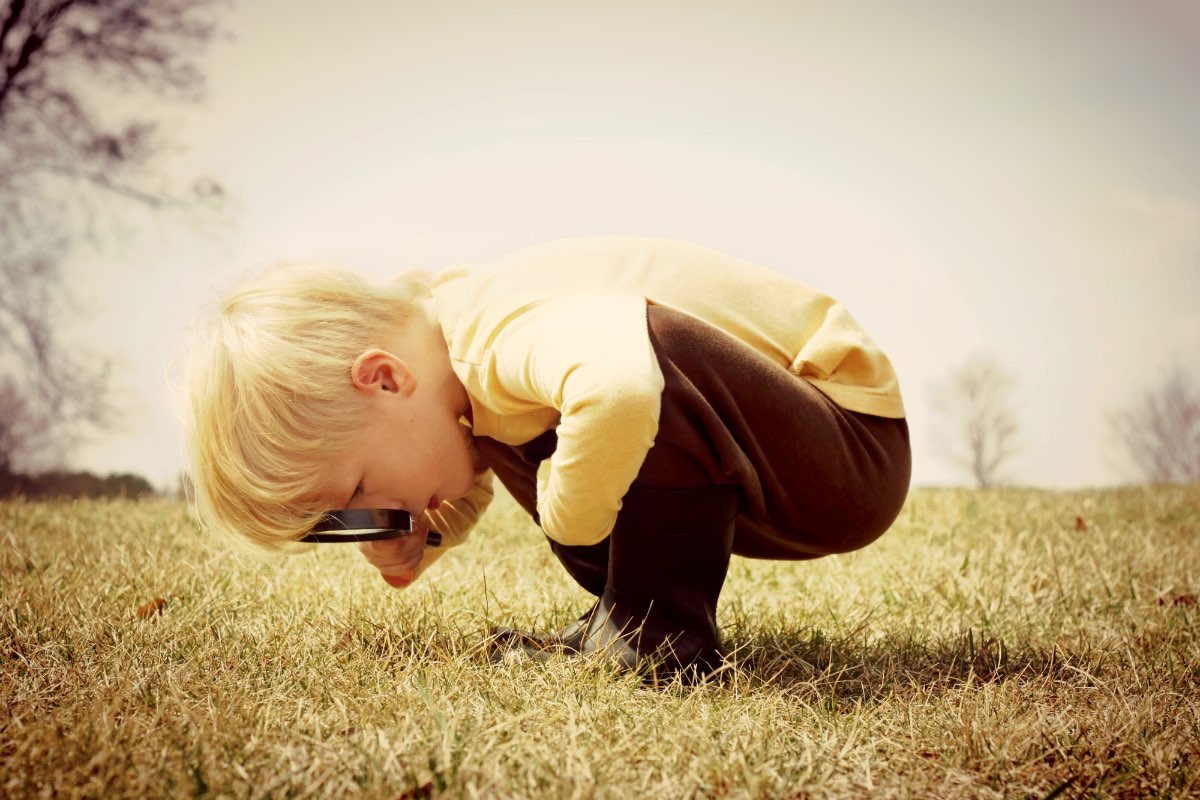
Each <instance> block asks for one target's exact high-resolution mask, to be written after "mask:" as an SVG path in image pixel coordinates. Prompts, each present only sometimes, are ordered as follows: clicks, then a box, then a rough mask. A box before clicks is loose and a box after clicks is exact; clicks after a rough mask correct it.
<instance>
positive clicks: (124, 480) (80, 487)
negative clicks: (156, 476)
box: [0, 470, 156, 500]
mask: <svg viewBox="0 0 1200 800" xmlns="http://www.w3.org/2000/svg"><path fill="white" fill-rule="evenodd" d="M155 493H156V492H155V491H154V487H153V486H151V485H150V482H149V481H148V480H146V479H145V478H143V477H142V476H140V475H133V474H131V473H128V472H125V473H119V474H114V475H107V476H104V477H101V476H99V475H95V474H93V473H91V472H60V471H52V472H43V473H39V474H37V475H23V474H21V473H14V472H9V471H8V470H0V499H7V498H10V497H17V496H20V497H28V498H31V499H38V500H56V499H60V498H75V497H127V498H131V499H133V498H138V497H146V496H148V495H153V494H155Z"/></svg>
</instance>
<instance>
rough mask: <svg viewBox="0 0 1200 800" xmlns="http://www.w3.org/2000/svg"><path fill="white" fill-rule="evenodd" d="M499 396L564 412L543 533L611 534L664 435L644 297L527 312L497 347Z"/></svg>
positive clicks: (541, 483) (570, 538) (571, 537)
mask: <svg viewBox="0 0 1200 800" xmlns="http://www.w3.org/2000/svg"><path fill="white" fill-rule="evenodd" d="M492 356H493V357H492V359H491V366H492V369H493V374H494V377H495V384H496V388H497V389H498V390H499V391H500V393H502V394H503V395H506V396H507V398H508V399H509V401H510V402H511V403H513V404H517V405H521V404H532V405H534V406H538V405H540V406H547V407H552V408H554V409H556V410H557V411H558V412H559V415H560V417H559V424H558V428H557V434H558V445H557V448H556V449H555V451H554V454H553V455H552V456H551V457H550V458H549V459H547V460H546V461H543V462H542V464H541V467H540V468H539V470H538V476H537V489H538V498H537V510H538V517H539V518H540V521H541V525H542V529H543V530H544V531H545V532H546V535H547V536H549V537H550V538H551V539H554V540H555V541H558V542H561V543H562V544H566V545H586V544H594V543H596V542H599V541H601V540H603V539H604V538H605V537H606V536H608V534H609V533H610V532H611V531H612V527H613V524H614V522H615V521H616V517H617V512H618V511H619V510H620V508H621V498H622V497H624V496H625V493H626V492H627V491H628V490H629V486H630V485H631V484H632V483H633V480H634V478H635V477H637V473H638V471H639V470H640V469H641V466H642V462H643V461H644V460H645V458H646V453H647V452H648V451H649V449H650V447H651V445H652V444H653V443H654V436H655V434H656V433H657V432H658V418H659V409H660V404H661V401H662V391H663V377H662V372H661V370H660V369H659V366H658V360H657V358H656V357H655V355H654V352H653V349H652V347H651V345H650V338H649V333H648V331H647V322H646V301H645V299H644V298H641V297H636V296H628V295H595V294H587V295H568V296H560V297H555V298H552V299H549V300H545V301H542V302H540V303H537V304H535V305H534V306H530V307H528V308H526V309H523V310H522V311H521V313H519V314H518V315H516V316H515V317H514V318H512V319H510V320H509V321H508V322H507V323H506V324H505V326H504V327H503V328H502V330H501V331H500V333H499V335H498V336H497V338H496V340H495V341H494V345H493V348H492Z"/></svg>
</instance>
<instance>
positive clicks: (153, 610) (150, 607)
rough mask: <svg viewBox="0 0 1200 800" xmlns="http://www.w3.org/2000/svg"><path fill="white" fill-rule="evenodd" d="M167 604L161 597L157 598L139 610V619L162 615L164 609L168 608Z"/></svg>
mask: <svg viewBox="0 0 1200 800" xmlns="http://www.w3.org/2000/svg"><path fill="white" fill-rule="evenodd" d="M166 604H167V601H166V600H164V599H163V598H161V597H156V598H154V599H153V600H151V601H150V602H149V603H146V605H144V606H142V607H141V608H139V609H138V610H137V618H138V619H150V618H151V617H153V616H154V615H155V614H161V613H162V610H163V607H164V606H166Z"/></svg>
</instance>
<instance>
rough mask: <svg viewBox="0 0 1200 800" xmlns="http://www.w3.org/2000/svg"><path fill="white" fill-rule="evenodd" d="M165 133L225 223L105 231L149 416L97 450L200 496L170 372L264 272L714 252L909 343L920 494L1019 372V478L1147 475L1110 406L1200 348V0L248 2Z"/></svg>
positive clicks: (904, 377)
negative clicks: (642, 249)
mask: <svg viewBox="0 0 1200 800" xmlns="http://www.w3.org/2000/svg"><path fill="white" fill-rule="evenodd" d="M221 19H222V22H223V25H224V27H225V29H226V31H227V34H228V35H227V36H226V37H224V38H223V39H222V40H221V41H219V42H217V43H216V44H215V45H214V46H212V47H211V48H210V49H209V51H207V53H206V54H205V55H204V57H203V58H202V59H201V62H200V63H201V65H202V67H203V68H204V69H205V71H206V73H207V75H208V92H207V96H206V97H205V99H204V100H203V101H202V102H201V103H199V104H196V105H194V106H189V107H178V106H169V105H161V104H158V105H152V104H148V101H146V100H144V99H130V100H129V101H127V102H128V103H129V108H130V110H131V111H134V112H136V113H145V112H146V111H147V110H150V111H153V113H154V114H155V115H156V116H157V117H158V118H160V119H161V120H162V121H163V130H164V132H165V133H166V134H168V135H169V136H170V138H171V141H172V142H173V143H174V145H175V147H174V149H173V150H172V151H171V153H170V154H169V155H168V157H167V158H166V159H165V160H164V162H163V169H164V171H165V173H166V174H167V175H169V176H171V177H172V178H175V179H178V180H181V181H182V180H187V179H189V178H194V177H196V176H199V175H211V176H212V177H215V178H216V179H218V180H219V181H220V182H221V183H222V184H223V185H224V187H225V189H226V190H227V192H228V193H229V195H230V198H231V199H230V203H229V206H228V208H227V213H226V218H225V219H224V221H223V222H222V223H221V224H219V225H211V224H210V225H204V226H200V227H189V226H186V225H180V224H177V223H176V222H170V221H163V220H160V219H150V218H147V217H143V218H140V221H136V222H131V223H130V230H129V233H128V235H125V236H122V237H120V241H119V242H109V243H107V244H104V245H97V246H94V247H91V248H89V249H88V250H87V251H86V252H83V251H81V252H78V253H77V254H76V256H75V259H74V260H73V262H72V265H71V276H72V277H71V282H72V288H73V290H74V291H75V293H76V294H77V296H78V297H79V298H81V299H82V303H81V305H82V307H83V312H82V313H81V314H80V315H79V319H78V320H77V321H76V323H75V325H74V328H73V330H72V334H71V335H73V336H75V337H77V338H78V339H79V340H80V341H83V342H86V343H87V344H88V346H89V347H91V348H92V349H93V350H94V351H96V352H97V353H100V354H103V355H105V356H107V357H110V358H111V359H112V361H113V365H114V376H115V382H116V390H117V397H118V400H119V404H120V405H121V406H122V408H123V409H124V410H125V411H126V415H125V418H126V421H125V424H124V425H123V426H122V428H121V429H120V430H118V431H115V432H113V433H112V435H109V436H106V437H104V438H101V439H97V440H96V441H94V442H92V443H90V444H88V445H86V446H84V447H83V448H82V450H81V452H80V453H79V455H78V457H77V458H76V459H75V462H74V463H75V465H76V466H78V467H81V468H87V469H93V470H95V471H98V472H112V471H132V472H137V473H140V474H143V475H145V476H146V477H148V478H150V480H151V481H152V482H154V483H155V484H156V485H159V486H162V487H169V486H173V485H174V481H175V477H176V475H177V474H178V472H179V470H180V469H181V468H182V466H183V458H182V454H181V445H180V426H179V424H178V421H177V420H176V418H175V412H174V411H173V410H172V405H171V402H170V399H169V392H168V390H167V388H166V384H167V381H166V379H165V377H164V376H166V375H168V374H169V372H170V370H171V369H172V367H171V365H172V364H173V363H175V362H176V361H177V356H178V351H179V348H180V346H181V342H182V339H183V337H184V332H185V331H186V329H187V327H188V325H189V324H190V323H191V321H192V320H193V319H194V318H195V317H196V315H197V314H198V313H203V312H204V311H205V310H211V308H212V307H213V306H214V304H215V302H216V298H217V297H218V296H219V294H220V293H221V292H222V291H224V290H225V289H227V288H228V287H229V286H230V285H231V284H232V283H233V282H234V281H235V280H236V278H237V276H238V275H241V274H244V273H245V272H246V271H247V270H253V269H254V268H256V267H262V266H264V265H267V264H271V263H276V262H279V261H314V260H316V261H335V262H339V263H343V264H346V265H348V266H352V267H355V268H358V269H361V270H363V271H364V272H367V273H369V274H372V275H377V276H380V277H383V276H387V275H391V274H394V273H396V272H399V271H401V270H403V269H408V268H414V267H419V268H432V269H437V268H439V267H442V266H446V265H450V264H453V263H458V262H470V261H478V260H485V259H488V258H491V257H494V256H498V255H501V254H503V253H505V252H508V251H510V250H512V249H515V248H517V247H520V246H523V245H526V244H531V243H534V242H538V241H543V240H547V239H552V238H556V237H560V236H572V235H583V234H646V235H655V236H666V237H671V238H677V239H685V240H689V241H694V242H698V243H700V244H704V245H707V246H710V247H713V248H716V249H718V250H722V251H725V252H727V253H729V254H732V255H735V256H738V257H740V258H744V259H748V260H750V261H754V262H756V263H760V264H762V265H765V266H769V267H772V268H774V269H776V270H778V271H780V272H782V273H785V274H787V275H790V276H792V277H794V278H796V279H798V280H801V281H803V282H805V283H808V284H810V285H812V286H814V287H817V288H819V289H821V290H823V291H825V292H827V293H829V294H832V295H833V296H835V297H837V298H838V299H840V300H841V301H842V302H843V303H844V304H845V305H846V306H847V308H848V309H849V310H850V311H851V313H852V314H853V315H854V316H855V317H856V318H857V319H858V320H859V321H860V322H861V323H862V324H863V326H864V327H865V328H866V329H867V331H868V332H869V333H870V334H871V336H872V337H873V338H874V339H875V340H876V341H877V342H878V343H879V344H880V345H881V346H882V347H883V349H884V350H885V352H887V354H888V355H889V357H890V358H891V360H892V362H893V364H894V365H895V367H896V369H897V371H898V373H899V376H900V383H901V389H902V392H903V394H904V397H905V403H906V406H907V409H908V415H909V421H910V426H911V430H912V435H913V445H914V474H913V482H914V484H915V485H918V486H920V485H944V484H957V483H965V482H967V476H965V475H964V474H962V473H960V472H958V471H957V470H956V468H955V467H954V466H953V465H951V464H949V463H947V462H945V461H943V460H941V459H939V457H938V455H937V454H936V452H935V451H934V448H933V447H932V444H931V442H932V439H933V437H934V432H935V431H936V430H938V429H939V428H940V427H944V426H945V425H946V420H945V419H944V418H943V417H941V416H939V415H938V413H937V412H936V411H935V409H934V399H935V396H936V394H937V392H938V386H939V384H941V383H944V382H945V380H946V378H947V376H948V375H949V374H950V372H951V370H953V369H954V368H955V367H956V366H958V365H960V364H962V363H963V362H964V361H966V360H967V359H968V358H970V357H972V356H973V355H976V354H986V355H990V356H993V357H994V358H995V359H996V360H997V361H998V362H999V363H1000V365H1001V366H1002V367H1004V368H1005V369H1006V370H1008V371H1009V372H1010V373H1011V374H1012V375H1013V377H1014V379H1015V390H1014V395H1013V406H1014V409H1015V410H1016V412H1017V415H1018V419H1019V422H1020V434H1019V444H1020V450H1019V453H1018V454H1017V456H1016V457H1015V458H1014V460H1013V461H1012V462H1011V465H1010V468H1009V471H1008V472H1009V475H1008V477H1009V478H1010V480H1011V481H1012V482H1014V483H1017V484H1022V485H1033V486H1045V487H1061V488H1070V487H1084V486H1101V485H1112V484H1117V483H1121V482H1124V481H1126V480H1128V479H1130V478H1131V477H1133V475H1132V473H1130V472H1129V471H1128V468H1127V467H1126V466H1125V465H1124V464H1123V463H1122V460H1121V458H1120V455H1119V451H1118V450H1117V449H1116V448H1115V446H1114V443H1113V441H1112V439H1111V436H1110V433H1109V419H1110V417H1111V415H1112V414H1113V413H1114V412H1115V411H1116V410H1118V409H1120V408H1122V407H1125V406H1126V405H1128V404H1130V403H1132V402H1135V401H1136V400H1137V398H1139V397H1140V396H1141V395H1142V394H1143V393H1144V392H1145V391H1147V390H1148V389H1151V388H1153V387H1154V386H1156V385H1157V384H1159V383H1160V382H1161V381H1162V380H1163V378H1164V376H1165V375H1166V373H1167V372H1169V371H1170V370H1171V369H1173V368H1175V367H1179V368H1183V369H1186V370H1192V369H1193V368H1194V367H1195V366H1196V365H1197V364H1196V361H1197V357H1196V353H1197V352H1198V351H1200V324H1198V323H1197V321H1196V318H1195V309H1197V308H1198V307H1200V302H1198V301H1200V151H1198V148H1197V145H1196V143H1197V142H1200V4H1196V3H1194V2H1191V0H1137V1H1136V2H1135V1H1134V0H1129V2H1121V3H1118V2H1108V1H1106V0H1049V1H1048V2H1045V3H1037V4H1013V3H1005V2H977V3H963V2H953V1H951V0H946V1H945V2H933V1H932V0H915V1H914V2H906V3H892V2H882V0H873V1H871V2H867V1H865V0H864V1H863V2H845V3H842V2H838V3H834V2H821V3H818V2H804V1H803V0H796V1H794V2H774V3H773V2H755V1H753V0H751V1H750V2H741V3H737V4H734V3H710V2H689V3H676V2H654V1H653V0H649V1H644V2H636V3H631V2H606V3H561V2H508V3H482V2H481V3H462V2H438V3H428V2H390V3H380V2H366V1H365V0H345V1H344V2H340V3H337V4H330V3H327V2H315V1H314V0H288V1H287V2H283V0H254V1H253V2H250V0H244V1H243V2H241V3H238V4H236V5H233V6H231V7H229V8H228V9H227V10H226V11H225V12H224V13H223V14H222V17H221Z"/></svg>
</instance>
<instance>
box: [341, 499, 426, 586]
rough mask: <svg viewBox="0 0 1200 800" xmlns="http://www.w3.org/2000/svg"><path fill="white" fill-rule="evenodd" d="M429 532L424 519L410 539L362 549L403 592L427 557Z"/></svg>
mask: <svg viewBox="0 0 1200 800" xmlns="http://www.w3.org/2000/svg"><path fill="white" fill-rule="evenodd" d="M428 533H429V526H428V525H427V524H426V522H425V519H424V516H421V517H417V518H415V519H414V520H413V531H412V533H410V534H409V535H408V536H401V537H399V538H398V539H382V540H380V541H377V542H360V543H359V545H358V549H359V552H361V553H362V554H363V555H364V556H366V557H367V561H369V562H371V566H373V567H375V569H377V570H379V574H380V575H381V576H382V577H383V579H384V580H385V581H387V582H388V584H389V585H391V586H395V587H396V588H397V589H403V588H404V587H405V586H408V585H409V584H410V583H412V582H413V580H414V579H415V578H416V577H417V567H418V566H420V564H421V559H422V558H423V557H424V555H425V537H426V535H428Z"/></svg>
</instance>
